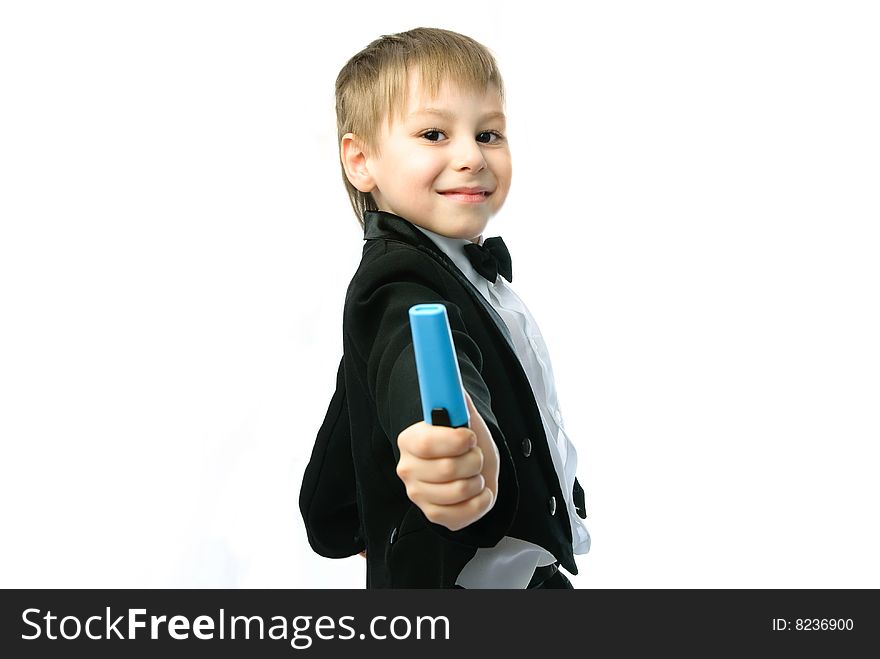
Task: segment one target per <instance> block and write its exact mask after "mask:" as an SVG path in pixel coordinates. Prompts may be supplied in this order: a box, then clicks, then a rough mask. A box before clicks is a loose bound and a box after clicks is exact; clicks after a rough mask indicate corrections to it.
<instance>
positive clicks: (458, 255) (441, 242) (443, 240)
mask: <svg viewBox="0 0 880 659" xmlns="http://www.w3.org/2000/svg"><path fill="white" fill-rule="evenodd" d="M413 226H414V227H415V228H416V229H418V230H419V231H421V232H422V233H423V234H425V235H426V236H427V237H428V238H430V239H431V241H432V242H433V243H434V244H435V245H437V247H439V248H440V249H441V250H442V251H443V253H444V254H446V256H448V257H449V258H450V259H452V262H453V263H455V265H456V266H457V267H458V269H459V270H461V272H462V274H464V276H465V277H467V278H468V280H469V281H470V282H471V283H472V284H473V285H474V286H476V287H477V289H478V290H480V291H482V292H483V293H486V292H488V290H489V282H488V281H486V279H485V277H483V276H482V275H480V273H478V272H477V271H476V270H474V266H472V265H471V262H470V261H469V260H468V257H467V256H466V255H465V253H464V246H465V245H469V244H470V243H471V242H472V241H470V240H468V239H467V238H450V237H449V236H441V235H440V234H439V233H434V232H433V231H428V230H427V229H423V228H422V227H420V226H418V225H417V224H414V225H413ZM482 242H483V236H482V235H481V236H480V238H479V242H478V243H477V244H482Z"/></svg>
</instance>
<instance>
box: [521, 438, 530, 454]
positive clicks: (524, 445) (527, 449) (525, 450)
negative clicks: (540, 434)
mask: <svg viewBox="0 0 880 659" xmlns="http://www.w3.org/2000/svg"><path fill="white" fill-rule="evenodd" d="M522 452H523V455H524V456H526V457H529V456H530V455H531V454H532V440H530V439H529V438H528V437H526V438H525V439H524V440H522Z"/></svg>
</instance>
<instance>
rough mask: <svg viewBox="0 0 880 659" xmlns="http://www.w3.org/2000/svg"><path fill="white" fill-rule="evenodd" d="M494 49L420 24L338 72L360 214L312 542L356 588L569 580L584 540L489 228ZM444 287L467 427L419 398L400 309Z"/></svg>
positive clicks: (520, 311) (547, 383) (504, 163)
mask: <svg viewBox="0 0 880 659" xmlns="http://www.w3.org/2000/svg"><path fill="white" fill-rule="evenodd" d="M503 102H504V92H503V84H502V80H501V76H500V74H499V72H498V69H497V65H496V63H495V60H494V58H493V57H492V55H491V53H489V51H488V50H487V49H486V48H485V47H484V46H482V45H480V44H479V43H477V42H476V41H474V40H473V39H470V38H468V37H466V36H463V35H460V34H457V33H454V32H449V31H447V30H439V29H429V28H417V29H415V30H410V31H408V32H403V33H400V34H395V35H385V36H383V37H382V38H380V39H377V40H376V41H374V42H373V43H371V44H370V45H369V46H368V47H367V48H366V49H364V50H363V51H361V52H360V53H358V54H357V55H355V56H354V57H353V58H352V59H351V60H349V62H348V63H347V64H346V65H345V67H343V69H342V71H341V72H340V74H339V77H338V78H337V82H336V110H337V126H338V134H339V138H340V160H341V164H342V172H343V181H344V183H345V185H346V188H347V190H348V192H349V197H350V199H351V202H352V206H353V208H354V210H355V214H356V215H357V216H358V219H359V221H360V223H361V225H362V226H363V228H364V239H365V241H366V242H365V245H364V250H363V255H362V259H361V263H360V266H359V267H358V269H357V272H356V273H355V275H354V277H353V278H352V280H351V283H350V285H349V287H348V291H347V294H346V300H345V308H344V312H343V357H342V361H341V362H340V365H339V371H338V374H337V388H336V393H335V394H334V396H333V398H332V400H331V402H330V406H329V409H328V411H327V415H326V417H325V420H324V423H323V424H322V426H321V428H320V430H319V432H318V436H317V439H316V441H315V446H314V449H313V452H312V456H311V460H310V462H309V465H308V466H307V468H306V471H305V473H304V476H303V486H302V491H301V493H300V510H301V512H302V514H303V518H304V520H305V526H306V530H307V533H308V536H309V542H310V544H311V546H312V547H313V549H314V550H315V551H316V552H318V553H319V554H321V555H323V556H327V557H331V558H341V557H346V556H351V555H353V554H355V553H358V552H360V553H361V555H363V556H365V558H366V560H367V587H368V588H388V587H391V588H400V587H416V588H571V587H572V586H571V584H570V582H569V581H568V579H566V578H565V576H564V575H563V574H562V573H561V572H559V571H558V569H557V568H558V566H559V565H560V564H561V566H562V567H564V568H565V569H566V570H568V571H569V572H570V573H571V574H577V572H578V571H577V566H576V564H575V562H574V554H584V553H587V551H589V546H590V537H589V534H588V533H587V531H586V529H585V528H584V526H583V523H582V522H581V518H585V517H586V510H585V504H584V493H583V490H582V489H581V487H580V485H579V483H578V482H577V479H576V478H575V469H576V466H577V455H576V452H575V449H574V446H572V444H571V442H569V441H568V438H567V436H566V435H565V432H564V430H563V428H562V419H561V415H560V413H559V409H558V403H557V401H556V394H555V387H554V383H553V373H552V368H551V366H550V361H549V356H548V355H547V351H546V347H545V346H544V344H543V341H542V340H541V335H540V330H539V329H538V327H537V324H536V323H535V321H534V319H533V318H532V317H531V315H530V314H529V312H528V310H527V309H526V308H525V305H524V304H523V303H522V301H521V300H520V299H519V298H518V297H517V296H516V295H515V294H514V293H513V291H512V289H511V288H510V286H509V282H510V281H511V280H512V266H511V262H510V257H509V254H507V253H506V249H505V248H504V245H503V242H502V241H501V239H500V238H492V239H488V240H487V241H486V242H485V244H484V242H483V240H482V234H483V231H484V229H485V228H486V225H487V223H488V221H489V219H490V218H491V217H492V216H493V215H494V214H495V213H497V212H498V210H499V209H500V208H501V206H502V204H503V203H504V200H505V198H506V196H507V193H508V190H509V188H510V181H511V159H510V149H509V146H508V143H507V140H506V138H505V123H504V111H503ZM430 302H440V303H442V304H444V305H445V306H446V309H447V314H448V317H449V323H450V327H451V330H452V335H453V341H454V344H455V349H456V354H457V357H458V362H459V368H460V371H461V376H462V382H463V384H464V388H465V399H466V402H467V405H468V409H469V413H470V427H469V428H458V429H453V428H446V427H440V426H431V425H428V424H426V423H424V421H422V420H421V417H422V409H421V402H420V398H419V389H418V380H417V373H416V367H415V358H414V353H413V346H412V337H411V332H410V326H409V318H408V309H409V307H411V306H412V305H414V304H421V303H430Z"/></svg>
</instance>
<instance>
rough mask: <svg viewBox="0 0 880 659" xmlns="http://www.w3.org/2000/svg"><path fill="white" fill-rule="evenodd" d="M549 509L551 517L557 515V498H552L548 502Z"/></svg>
mask: <svg viewBox="0 0 880 659" xmlns="http://www.w3.org/2000/svg"><path fill="white" fill-rule="evenodd" d="M547 508H548V509H549V510H550V514H551V515H555V514H556V497H550V500H549V501H547Z"/></svg>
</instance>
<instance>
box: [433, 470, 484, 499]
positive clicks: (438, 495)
mask: <svg viewBox="0 0 880 659" xmlns="http://www.w3.org/2000/svg"><path fill="white" fill-rule="evenodd" d="M418 488H419V494H418V497H417V498H418V500H419V501H422V502H426V503H430V504H433V505H435V506H452V505H455V504H458V503H462V502H464V501H467V500H469V499H472V498H474V497H475V496H477V495H478V494H480V492H482V491H483V490H484V489H485V488H486V481H485V480H484V479H483V475H482V474H477V475H476V476H472V477H470V478H462V479H459V480H456V481H452V482H451V483H426V482H421V483H419V485H418Z"/></svg>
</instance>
